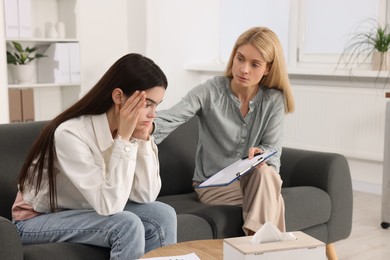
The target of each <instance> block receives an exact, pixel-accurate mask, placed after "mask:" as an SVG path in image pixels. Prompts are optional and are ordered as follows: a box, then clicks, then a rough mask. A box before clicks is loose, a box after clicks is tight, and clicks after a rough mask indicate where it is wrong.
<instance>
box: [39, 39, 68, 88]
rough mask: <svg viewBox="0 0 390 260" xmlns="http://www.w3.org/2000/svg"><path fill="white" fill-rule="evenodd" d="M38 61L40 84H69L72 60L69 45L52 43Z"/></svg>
mask: <svg viewBox="0 0 390 260" xmlns="http://www.w3.org/2000/svg"><path fill="white" fill-rule="evenodd" d="M44 54H45V55H46V56H47V57H44V58H42V59H39V60H38V82H39V83H69V82H70V58H69V45H68V43H52V44H50V46H49V48H48V49H47V50H46V51H45V53H44Z"/></svg>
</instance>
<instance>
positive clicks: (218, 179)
mask: <svg viewBox="0 0 390 260" xmlns="http://www.w3.org/2000/svg"><path fill="white" fill-rule="evenodd" d="M274 154H276V151H275V150H270V151H265V152H264V153H262V154H259V155H256V156H254V157H253V158H252V159H250V160H249V159H240V160H238V161H236V162H234V163H232V164H230V165H229V166H227V167H225V168H223V169H222V170H220V171H219V172H217V173H216V174H214V175H213V176H211V177H210V178H208V179H207V180H205V181H204V182H202V183H201V184H199V185H198V186H197V187H196V188H205V187H213V186H225V185H229V184H230V183H232V182H233V181H235V180H237V179H238V178H239V177H240V176H242V175H244V174H246V173H248V172H249V171H251V170H252V169H253V168H254V167H256V166H257V165H258V164H260V163H261V162H264V161H266V160H268V158H270V157H271V156H273V155H274Z"/></svg>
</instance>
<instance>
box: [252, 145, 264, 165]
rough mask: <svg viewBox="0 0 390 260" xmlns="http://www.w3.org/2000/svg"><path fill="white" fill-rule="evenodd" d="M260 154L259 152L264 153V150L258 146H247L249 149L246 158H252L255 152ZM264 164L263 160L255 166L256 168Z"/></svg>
mask: <svg viewBox="0 0 390 260" xmlns="http://www.w3.org/2000/svg"><path fill="white" fill-rule="evenodd" d="M259 153H260V154H261V153H264V151H263V150H262V149H260V148H259V147H251V148H249V151H248V159H249V160H250V159H252V158H253V157H254V156H255V155H256V154H259ZM263 165H265V162H261V163H260V164H258V165H257V166H256V168H260V167H261V166H263Z"/></svg>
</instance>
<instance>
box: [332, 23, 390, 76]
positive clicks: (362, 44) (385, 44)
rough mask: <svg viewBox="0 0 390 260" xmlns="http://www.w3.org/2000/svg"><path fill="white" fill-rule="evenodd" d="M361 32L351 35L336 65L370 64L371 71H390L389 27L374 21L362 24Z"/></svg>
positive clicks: (358, 65)
mask: <svg viewBox="0 0 390 260" xmlns="http://www.w3.org/2000/svg"><path fill="white" fill-rule="evenodd" d="M363 25H364V26H362V27H363V30H362V31H358V32H356V33H355V34H353V35H352V37H351V38H350V40H349V41H348V42H347V45H346V47H345V48H344V50H343V52H342V55H341V56H340V59H339V62H338V65H339V64H340V63H345V65H346V66H348V65H351V66H354V65H355V66H357V67H360V66H361V65H363V64H367V63H369V62H371V69H373V70H377V71H381V70H389V69H390V56H389V52H388V51H389V48H390V27H389V24H385V25H382V24H381V23H379V22H377V21H376V20H374V19H369V20H368V22H364V23H363Z"/></svg>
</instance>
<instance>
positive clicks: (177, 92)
mask: <svg viewBox="0 0 390 260" xmlns="http://www.w3.org/2000/svg"><path fill="white" fill-rule="evenodd" d="M219 2H220V0H186V1H182V0H164V1H155V0H147V13H146V18H147V35H146V39H147V40H146V43H147V44H146V55H147V56H149V57H150V58H152V59H153V60H154V61H155V62H156V63H157V64H158V65H160V67H161V68H162V69H163V71H164V72H165V73H166V75H167V77H168V90H167V93H166V95H165V98H164V102H163V103H162V104H161V105H160V108H161V109H162V108H167V107H170V106H171V105H172V104H174V103H176V102H177V101H179V100H180V98H181V97H182V96H184V95H185V93H187V92H188V90H189V89H191V88H193V87H194V86H195V85H197V84H199V83H200V80H201V79H200V75H199V74H198V73H194V72H190V71H187V70H186V67H187V65H189V62H194V63H197V62H211V61H215V60H217V59H218V56H219V19H220V16H219V4H220V3H219Z"/></svg>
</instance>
